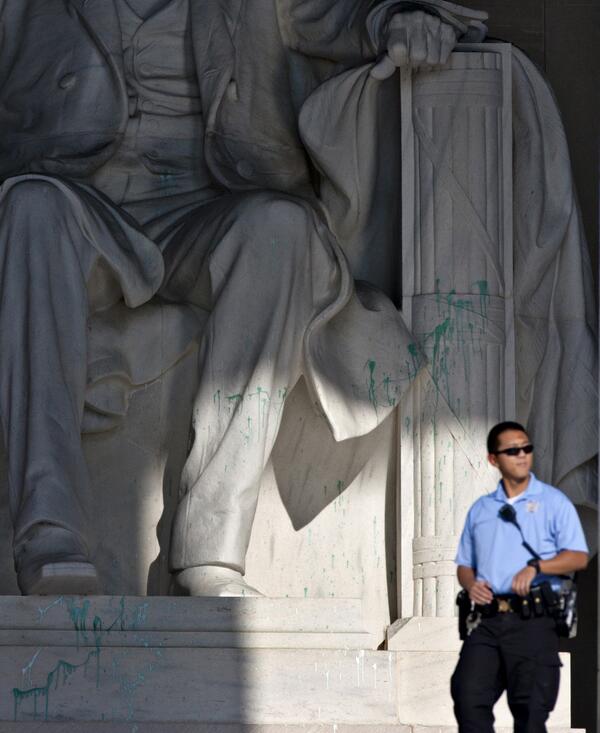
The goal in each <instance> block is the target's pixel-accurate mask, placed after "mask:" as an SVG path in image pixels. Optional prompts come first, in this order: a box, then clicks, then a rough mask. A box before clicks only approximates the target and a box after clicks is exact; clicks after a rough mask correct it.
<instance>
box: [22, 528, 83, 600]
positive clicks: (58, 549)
mask: <svg viewBox="0 0 600 733" xmlns="http://www.w3.org/2000/svg"><path fill="white" fill-rule="evenodd" d="M15 565H16V569H17V583H18V584H19V588H20V589H21V593H22V594H23V595H26V596H31V595H42V596H47V595H90V594H92V593H97V592H98V574H97V572H96V568H95V567H94V566H93V565H92V563H91V562H90V561H89V559H88V557H87V548H86V547H85V545H84V544H83V541H82V540H81V539H80V538H79V537H78V536H77V535H76V534H75V533H74V532H71V531H69V530H67V529H65V528H64V527H58V526H56V525H53V524H49V523H40V524H36V525H34V526H33V527H31V529H30V530H29V531H28V532H27V534H26V535H25V536H24V537H22V538H21V540H20V541H19V543H18V544H17V546H16V547H15Z"/></svg>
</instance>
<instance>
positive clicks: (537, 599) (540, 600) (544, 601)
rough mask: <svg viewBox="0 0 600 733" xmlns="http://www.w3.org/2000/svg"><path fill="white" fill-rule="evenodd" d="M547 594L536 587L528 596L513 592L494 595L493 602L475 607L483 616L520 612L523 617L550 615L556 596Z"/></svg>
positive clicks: (489, 616)
mask: <svg viewBox="0 0 600 733" xmlns="http://www.w3.org/2000/svg"><path fill="white" fill-rule="evenodd" d="M546 595H547V593H546V594H544V593H542V592H541V589H539V588H534V589H533V591H532V592H531V593H529V594H528V595H526V596H518V595H516V594H512V593H507V594H501V595H496V596H494V599H493V601H492V602H491V603H489V604H487V605H485V606H476V607H475V608H476V610H477V611H479V613H481V615H482V616H483V618H491V617H492V616H496V615H498V614H499V613H518V614H519V615H520V616H521V617H522V618H530V617H532V616H544V615H550V614H551V608H552V607H553V605H554V603H555V598H549V597H548V598H546ZM553 595H554V594H553Z"/></svg>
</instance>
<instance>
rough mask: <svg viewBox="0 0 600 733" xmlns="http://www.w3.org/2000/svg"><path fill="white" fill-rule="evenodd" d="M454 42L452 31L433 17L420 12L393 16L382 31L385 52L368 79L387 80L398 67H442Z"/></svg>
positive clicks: (448, 26)
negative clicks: (383, 33)
mask: <svg viewBox="0 0 600 733" xmlns="http://www.w3.org/2000/svg"><path fill="white" fill-rule="evenodd" d="M456 41H457V31H456V30H455V28H454V27H453V26H452V25H450V24H449V23H445V22H444V21H442V20H440V19H439V18H438V17H436V16H435V15H430V14H429V13H424V12H423V11H421V10H414V11H410V12H406V13H396V14H395V15H393V16H392V17H391V19H390V21H389V23H388V24H387V27H386V30H385V38H384V43H383V45H384V47H385V48H386V53H385V55H384V56H383V58H382V59H381V61H379V63H378V64H377V65H376V66H375V67H374V68H373V69H372V70H371V76H373V77H374V78H375V79H387V78H388V77H389V76H391V75H392V74H393V73H394V72H395V71H396V69H397V68H398V67H400V66H411V67H418V66H443V65H444V64H445V63H446V61H448V57H449V56H450V54H451V53H452V49H453V48H454V46H455V45H456Z"/></svg>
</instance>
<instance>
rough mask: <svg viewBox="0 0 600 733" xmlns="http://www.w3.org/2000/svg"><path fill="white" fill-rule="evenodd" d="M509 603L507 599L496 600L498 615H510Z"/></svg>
mask: <svg viewBox="0 0 600 733" xmlns="http://www.w3.org/2000/svg"><path fill="white" fill-rule="evenodd" d="M511 612H512V608H511V607H510V601H509V600H508V599H507V598H498V613H511Z"/></svg>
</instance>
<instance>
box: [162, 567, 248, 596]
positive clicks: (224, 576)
mask: <svg viewBox="0 0 600 733" xmlns="http://www.w3.org/2000/svg"><path fill="white" fill-rule="evenodd" d="M175 587H176V589H177V590H178V591H179V592H180V594H181V595H188V596H213V597H221V598H223V597H230V598H244V597H250V598H252V597H260V596H262V593H260V592H259V591H257V590H256V588H253V587H252V586H251V585H248V583H246V581H245V580H244V576H243V575H242V574H241V573H240V572H239V571H238V570H233V569H232V568H225V567H221V566H218V565H198V566H196V567H193V568H186V569H185V570H180V571H179V572H178V573H176V574H175Z"/></svg>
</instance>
